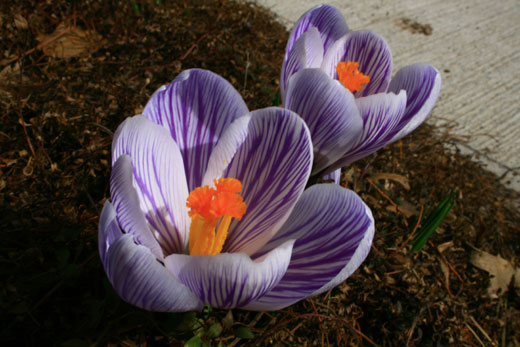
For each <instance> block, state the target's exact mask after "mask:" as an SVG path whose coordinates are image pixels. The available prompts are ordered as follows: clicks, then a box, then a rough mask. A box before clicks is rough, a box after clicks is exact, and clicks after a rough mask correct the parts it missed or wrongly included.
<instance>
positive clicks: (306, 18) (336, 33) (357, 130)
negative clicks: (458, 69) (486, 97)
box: [280, 5, 441, 178]
mask: <svg viewBox="0 0 520 347" xmlns="http://www.w3.org/2000/svg"><path fill="white" fill-rule="evenodd" d="M391 74H392V55H391V53H390V49H389V47H388V45H387V43H386V42H385V40H384V39H383V38H382V37H381V36H379V35H377V34H375V33H372V32H370V31H350V30H349V29H348V27H347V24H346V22H345V19H344V17H343V16H342V15H341V13H340V12H339V11H338V10H337V9H336V8H335V7H333V6H330V5H319V6H316V7H314V8H312V9H311V10H309V11H307V12H306V13H305V14H303V15H302V16H301V17H300V19H299V20H298V22H297V23H296V25H295V26H294V28H293V30H292V32H291V34H290V37H289V41H288V42H287V48H286V54H285V58H284V61H283V67H282V72H281V76H280V84H281V95H282V102H283V105H284V107H287V108H288V109H290V110H293V111H295V112H296V113H297V114H298V115H300V116H301V117H302V118H303V119H304V120H305V121H306V123H307V125H308V126H309V129H310V132H311V136H312V142H313V145H314V167H313V170H312V174H313V175H322V174H327V173H330V172H331V171H333V170H335V169H338V168H340V167H342V166H345V165H347V164H349V163H352V162H354V161H355V160H357V159H360V158H362V157H365V156H367V155H369V154H371V153H373V152H375V151H376V150H378V149H379V148H381V147H383V146H385V145H387V144H390V143H392V142H394V141H397V140H399V139H401V138H402V137H404V136H405V135H407V134H409V133H410V132H412V131H413V130H414V129H415V128H417V127H418V126H419V125H420V124H421V123H422V122H423V121H424V119H425V118H426V117H427V115H428V114H429V113H430V111H431V109H432V108H433V106H434V104H435V101H436V100H437V96H438V95H439V90H440V86H441V78H440V74H439V72H438V71H437V70H436V69H435V68H434V67H432V66H430V65H428V64H414V65H410V66H406V67H404V68H403V69H401V70H399V71H398V72H397V74H396V75H395V76H394V78H393V79H391ZM334 177H336V178H337V177H338V175H337V174H336V175H335V176H334Z"/></svg>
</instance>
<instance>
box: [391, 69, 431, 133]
mask: <svg viewBox="0 0 520 347" xmlns="http://www.w3.org/2000/svg"><path fill="white" fill-rule="evenodd" d="M440 89H441V75H440V73H439V71H437V69H435V68H434V67H433V66H431V65H428V64H414V65H410V66H406V67H404V68H402V69H401V70H399V71H398V72H397V74H396V75H395V77H394V78H393V79H392V81H391V82H390V86H389V87H388V91H390V92H394V93H399V92H400V91H401V90H405V91H406V95H407V101H406V109H405V111H404V116H403V118H402V119H401V123H400V125H399V128H400V130H399V132H398V133H397V134H396V135H395V136H394V137H393V139H392V141H391V142H394V141H397V140H399V139H401V138H403V137H404V136H406V135H408V134H409V133H411V132H412V131H414V130H415V129H416V128H417V127H418V126H419V125H420V124H421V123H422V122H423V121H424V120H425V119H426V117H427V116H428V114H429V113H430V111H431V110H432V108H433V106H434V105H435V101H437V97H438V96H439V91H440Z"/></svg>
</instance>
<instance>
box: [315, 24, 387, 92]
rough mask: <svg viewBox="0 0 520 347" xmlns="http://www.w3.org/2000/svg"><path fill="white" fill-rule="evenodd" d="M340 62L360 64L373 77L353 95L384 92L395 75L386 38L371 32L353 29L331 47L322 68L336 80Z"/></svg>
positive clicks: (365, 72)
mask: <svg viewBox="0 0 520 347" xmlns="http://www.w3.org/2000/svg"><path fill="white" fill-rule="evenodd" d="M340 61H345V62H346V61H355V62H358V63H359V68H358V70H359V71H360V72H362V73H363V74H365V75H368V76H369V77H370V82H369V83H368V84H367V85H366V86H365V88H363V90H361V92H355V93H354V96H356V97H360V96H367V95H371V94H376V93H382V92H385V91H386V89H387V87H388V84H389V82H390V78H391V75H392V53H391V52H390V48H389V47H388V44H387V43H386V41H385V40H384V39H383V38H382V37H381V36H379V35H378V34H375V33H373V32H370V31H351V32H349V33H348V34H346V35H345V36H343V37H342V38H341V39H339V40H338V41H336V43H335V44H334V45H333V46H332V47H331V48H330V49H329V51H328V52H327V53H326V54H325V57H324V59H323V64H322V69H323V70H324V71H325V72H327V73H328V74H329V76H331V77H333V78H334V79H337V78H338V74H337V72H336V66H337V65H338V63H339V62H340Z"/></svg>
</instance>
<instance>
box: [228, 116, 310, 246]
mask: <svg viewBox="0 0 520 347" xmlns="http://www.w3.org/2000/svg"><path fill="white" fill-rule="evenodd" d="M312 157H313V156H312V143H311V139H310V134H309V130H308V128H307V126H306V125H305V123H304V121H303V120H302V119H301V118H300V117H298V115H296V114H295V113H293V112H291V111H289V110H286V109H282V108H276V107H271V108H266V109H262V110H258V111H254V112H252V113H251V120H250V122H249V125H248V136H247V138H246V140H245V141H244V143H243V144H242V145H241V146H240V147H239V148H238V150H237V152H236V154H235V156H234V158H233V159H232V161H231V163H230V165H229V167H228V168H227V169H226V170H225V171H224V173H223V177H233V178H237V179H239V180H240V181H241V182H242V193H241V195H242V197H243V198H244V202H245V203H246V205H247V211H246V213H245V214H244V215H243V216H242V219H240V220H233V221H232V222H231V226H230V228H229V234H228V237H227V240H226V243H225V244H224V252H244V253H246V254H252V253H254V252H255V251H257V250H258V249H260V248H261V247H262V246H263V245H264V244H265V243H266V242H267V241H268V240H269V239H270V238H271V237H272V236H273V235H274V234H275V233H276V232H277V231H278V229H279V228H280V226H281V225H282V224H283V223H284V222H285V220H286V219H287V217H288V216H289V214H290V212H291V211H292V209H293V207H294V205H295V204H296V201H297V200H298V198H299V197H300V195H301V193H302V192H303V189H304V188H305V185H306V184H307V180H308V178H309V174H310V170H311V166H312Z"/></svg>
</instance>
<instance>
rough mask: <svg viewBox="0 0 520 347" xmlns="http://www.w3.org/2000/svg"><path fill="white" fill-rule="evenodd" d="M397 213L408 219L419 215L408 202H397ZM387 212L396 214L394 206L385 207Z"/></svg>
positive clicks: (415, 208)
mask: <svg viewBox="0 0 520 347" xmlns="http://www.w3.org/2000/svg"><path fill="white" fill-rule="evenodd" d="M398 207H399V212H401V213H402V214H403V215H404V216H405V217H406V218H410V217H411V216H417V215H418V214H419V211H418V210H417V207H416V206H415V205H413V204H411V203H409V202H408V201H405V200H401V201H400V202H399V206H398ZM386 210H387V211H390V212H394V213H397V211H396V210H395V206H393V205H388V206H387V207H386Z"/></svg>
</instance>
